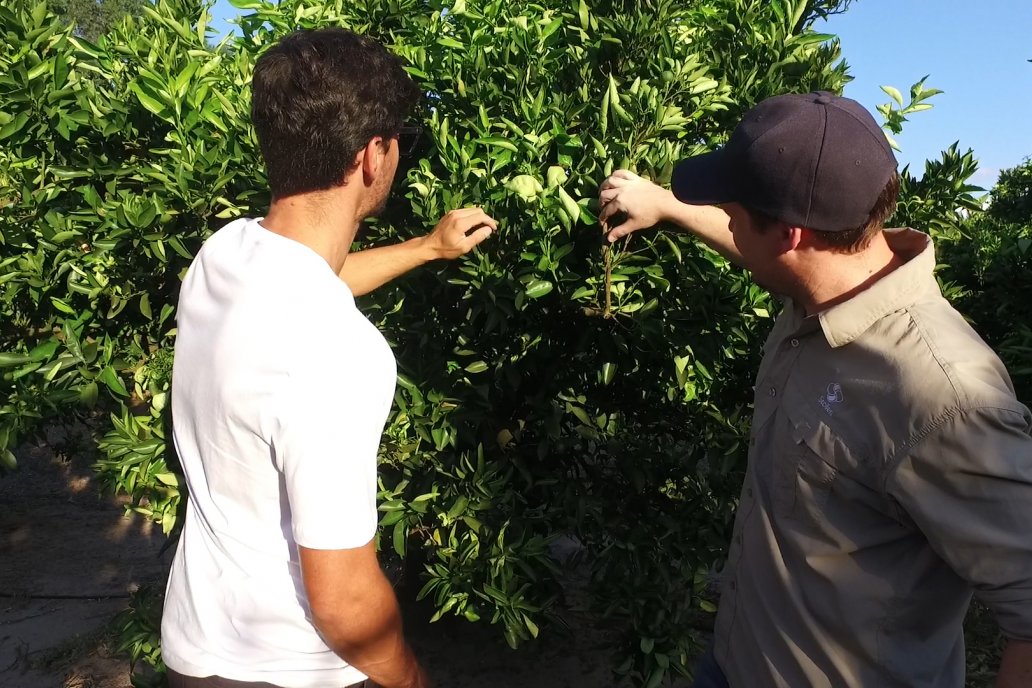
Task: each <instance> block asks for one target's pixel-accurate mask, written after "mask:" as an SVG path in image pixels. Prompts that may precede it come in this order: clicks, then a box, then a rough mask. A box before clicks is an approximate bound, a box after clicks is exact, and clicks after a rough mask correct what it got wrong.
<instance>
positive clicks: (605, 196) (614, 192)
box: [598, 188, 620, 205]
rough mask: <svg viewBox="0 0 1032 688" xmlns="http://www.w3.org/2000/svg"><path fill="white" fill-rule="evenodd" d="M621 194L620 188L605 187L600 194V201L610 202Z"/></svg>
mask: <svg viewBox="0 0 1032 688" xmlns="http://www.w3.org/2000/svg"><path fill="white" fill-rule="evenodd" d="M619 195H620V189H614V188H609V189H605V190H604V191H602V192H601V193H600V194H599V195H598V201H599V203H601V204H602V205H605V204H606V203H609V201H613V200H616V197H617V196H619Z"/></svg>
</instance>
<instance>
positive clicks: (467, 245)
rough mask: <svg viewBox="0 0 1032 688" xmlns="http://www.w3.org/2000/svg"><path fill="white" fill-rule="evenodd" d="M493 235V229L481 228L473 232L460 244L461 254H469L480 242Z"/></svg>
mask: <svg viewBox="0 0 1032 688" xmlns="http://www.w3.org/2000/svg"><path fill="white" fill-rule="evenodd" d="M492 234H494V228H492V227H481V228H480V229H478V230H476V231H475V232H473V233H471V234H470V235H469V236H467V237H466V238H465V239H464V240H463V241H462V244H461V248H462V252H463V253H469V252H470V251H472V250H473V249H474V248H476V247H477V246H478V245H479V244H480V243H481V242H483V241H484V240H485V239H487V238H488V237H489V236H491V235H492Z"/></svg>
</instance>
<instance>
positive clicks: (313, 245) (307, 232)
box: [261, 187, 361, 274]
mask: <svg viewBox="0 0 1032 688" xmlns="http://www.w3.org/2000/svg"><path fill="white" fill-rule="evenodd" d="M360 222H361V217H359V214H358V207H357V203H355V202H354V201H353V200H352V199H351V198H349V194H347V193H344V189H343V187H341V188H338V189H332V190H330V191H325V192H318V193H308V194H298V195H296V196H288V197H286V198H279V199H274V200H273V201H272V204H271V205H270V206H269V212H268V213H267V214H266V216H265V218H264V219H263V220H262V221H261V225H262V226H263V227H265V229H267V230H269V231H270V232H274V233H276V234H279V235H280V236H284V237H286V238H288V239H293V240H294V241H296V242H298V243H300V244H304V245H305V246H307V247H308V248H310V249H312V250H313V251H315V252H316V253H318V254H319V255H320V256H322V257H323V259H324V260H325V261H326V262H327V264H329V266H330V268H331V269H332V270H333V272H334V273H336V274H339V273H340V271H341V268H343V267H344V261H345V260H346V259H347V257H348V250H350V248H351V243H352V242H353V241H354V239H355V234H356V233H357V232H358V225H359V223H360Z"/></svg>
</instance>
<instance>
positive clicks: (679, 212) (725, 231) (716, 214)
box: [663, 193, 746, 267]
mask: <svg viewBox="0 0 1032 688" xmlns="http://www.w3.org/2000/svg"><path fill="white" fill-rule="evenodd" d="M663 215H664V219H666V220H667V221H668V222H671V223H673V224H674V225H677V226H678V227H680V228H682V229H684V230H685V231H686V232H689V233H691V234H693V235H694V236H695V237H696V238H698V239H699V240H700V241H701V242H702V243H704V244H706V245H707V246H709V247H710V248H711V249H713V250H714V251H716V252H717V253H719V254H720V255H722V256H724V257H725V258H727V259H728V260H729V261H731V262H732V263H734V264H736V265H738V266H741V267H746V266H745V265H744V264H743V262H742V254H741V253H739V251H738V248H737V247H736V246H735V242H734V239H733V238H732V235H731V230H730V228H729V227H728V216H727V213H725V212H724V211H723V210H721V209H720V208H717V207H715V206H711V205H688V204H686V203H681V202H680V201H678V200H677V199H676V198H674V195H673V193H671V194H670V196H669V197H668V199H667V201H666V202H665V203H664V208H663Z"/></svg>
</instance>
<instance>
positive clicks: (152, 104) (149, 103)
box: [129, 82, 168, 119]
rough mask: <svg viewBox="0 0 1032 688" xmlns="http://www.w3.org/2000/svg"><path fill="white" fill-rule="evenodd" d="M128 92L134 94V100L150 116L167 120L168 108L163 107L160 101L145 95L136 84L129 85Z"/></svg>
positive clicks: (145, 92) (147, 94)
mask: <svg viewBox="0 0 1032 688" xmlns="http://www.w3.org/2000/svg"><path fill="white" fill-rule="evenodd" d="M129 90H130V91H132V92H133V93H134V94H136V98H137V99H138V100H139V101H140V104H141V105H143V107H145V108H147V110H149V111H150V112H151V113H152V114H154V115H157V116H158V117H160V118H161V119H167V118H168V107H166V106H165V104H164V103H162V102H161V101H160V100H158V99H157V98H156V97H154V96H153V95H151V94H149V93H147V91H145V90H144V89H143V88H142V87H141V86H140V85H139V84H138V83H136V82H133V83H131V84H129Z"/></svg>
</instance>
